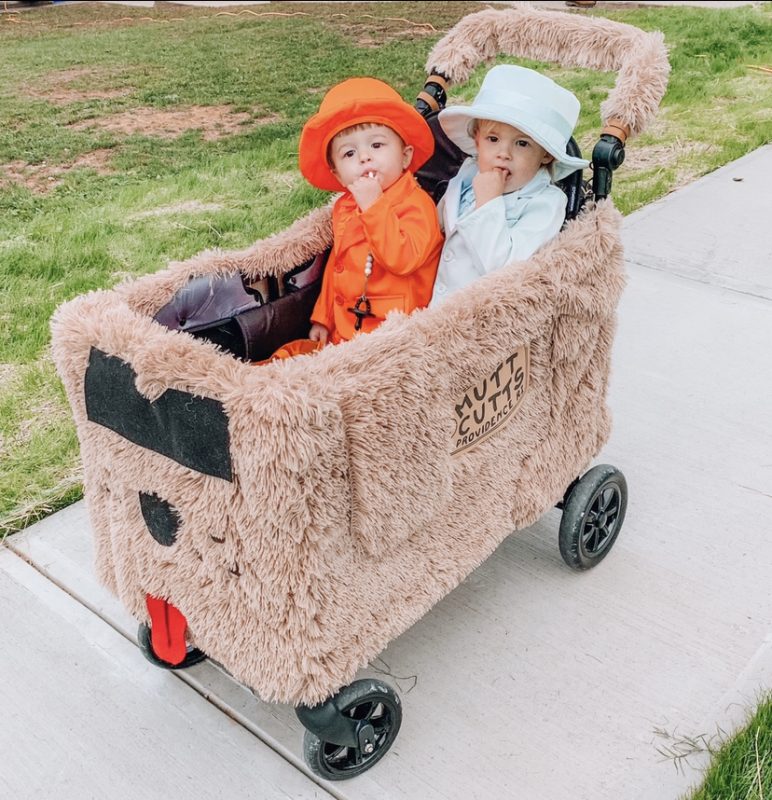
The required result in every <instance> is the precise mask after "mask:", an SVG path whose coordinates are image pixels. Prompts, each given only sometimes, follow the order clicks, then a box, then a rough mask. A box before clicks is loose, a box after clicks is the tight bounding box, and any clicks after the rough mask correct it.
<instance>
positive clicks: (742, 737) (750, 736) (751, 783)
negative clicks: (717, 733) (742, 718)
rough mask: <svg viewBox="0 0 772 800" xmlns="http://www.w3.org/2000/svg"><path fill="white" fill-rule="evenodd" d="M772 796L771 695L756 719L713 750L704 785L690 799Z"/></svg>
mask: <svg viewBox="0 0 772 800" xmlns="http://www.w3.org/2000/svg"><path fill="white" fill-rule="evenodd" d="M770 797H772V695H768V696H767V697H766V698H765V699H763V700H762V701H761V702H760V704H759V706H758V708H757V709H756V712H755V714H754V716H753V718H752V719H751V720H750V721H749V722H748V724H747V725H746V726H745V728H743V729H742V730H741V731H740V732H739V733H737V735H735V736H734V737H732V738H731V739H729V740H728V741H726V742H725V743H724V744H723V745H722V746H721V747H720V749H719V750H718V751H717V752H714V753H713V761H712V764H711V766H710V768H709V770H708V772H707V774H706V775H705V779H704V781H703V784H702V786H701V787H700V788H699V789H698V790H697V791H696V792H694V793H692V794H691V795H689V797H688V799H687V800H764V799H765V798H770Z"/></svg>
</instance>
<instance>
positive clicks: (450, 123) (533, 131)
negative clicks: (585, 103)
mask: <svg viewBox="0 0 772 800" xmlns="http://www.w3.org/2000/svg"><path fill="white" fill-rule="evenodd" d="M578 118H579V101H578V100H577V99H576V97H575V96H574V94H572V93H571V92H569V91H568V89H564V88H563V87H562V86H559V85H558V84H557V83H555V81H553V80H552V79H551V78H548V77H547V76H546V75H541V74H540V73H538V72H535V71H534V70H532V69H526V68H525V67H517V66H514V65H512V64H502V65H500V66H498V67H494V68H493V69H492V70H490V72H488V74H487V75H486V76H485V79H484V80H483V82H482V86H481V87H480V91H479V92H478V93H477V97H475V99H474V102H473V103H472V105H471V106H450V107H448V108H446V109H444V110H443V111H440V115H439V120H440V125H441V126H442V129H443V130H444V131H445V133H446V134H447V135H448V138H449V139H450V140H451V141H452V142H453V143H454V144H455V145H457V146H458V147H459V148H461V150H463V151H464V152H465V153H468V154H469V155H475V154H476V153H477V148H476V146H475V143H474V139H473V138H472V136H471V135H470V133H469V123H470V122H471V121H472V120H473V119H490V120H494V121H496V122H506V123H507V124H508V125H512V127H514V128H517V129H518V130H520V131H522V132H523V133H525V134H528V136H530V137H531V138H532V139H533V140H534V141H535V142H537V143H538V144H540V145H541V146H542V147H543V148H544V149H545V150H546V151H547V152H548V153H549V154H550V155H551V156H553V157H554V159H555V161H554V163H553V165H552V177H553V180H556V181H559V180H561V179H562V178H565V177H566V176H567V175H570V174H571V173H572V172H575V171H576V170H578V169H584V168H585V167H587V166H589V163H590V162H589V161H586V160H585V159H583V158H574V157H573V156H569V155H566V145H567V144H568V140H569V139H570V138H571V136H572V135H573V132H574V127H575V125H576V121H577V119H578Z"/></svg>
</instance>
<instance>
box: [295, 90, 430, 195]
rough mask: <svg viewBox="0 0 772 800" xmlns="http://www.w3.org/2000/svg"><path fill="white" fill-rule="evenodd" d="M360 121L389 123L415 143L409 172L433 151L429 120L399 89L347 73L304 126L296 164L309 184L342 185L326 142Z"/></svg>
mask: <svg viewBox="0 0 772 800" xmlns="http://www.w3.org/2000/svg"><path fill="white" fill-rule="evenodd" d="M363 122H373V123H376V124H378V125H387V126H388V127H389V128H391V129H392V130H393V131H396V133H398V134H399V135H400V137H401V138H402V141H403V142H404V143H405V144H406V145H408V144H409V145H412V146H413V158H412V160H411V162H410V164H409V166H408V169H410V170H411V171H412V172H415V171H416V170H417V169H418V168H419V167H420V166H422V165H423V164H425V163H426V162H427V161H428V160H429V158H431V155H432V153H433V152H434V136H433V134H432V131H431V128H430V127H429V125H428V123H427V122H426V120H425V119H424V118H423V117H422V116H421V115H420V114H419V113H418V112H417V111H416V110H415V109H414V108H413V106H411V105H409V104H408V103H406V102H405V101H404V100H403V99H402V98H401V97H400V95H399V93H398V92H397V91H395V90H394V89H392V88H391V86H389V85H388V84H386V83H384V82H383V81H379V80H377V79H376V78H350V79H349V80H347V81H343V82H342V83H339V84H337V85H336V86H333V87H332V89H330V90H329V91H328V92H327V94H326V95H325V96H324V99H323V100H322V104H321V106H320V107H319V111H318V112H317V113H316V114H314V115H313V116H312V117H311V118H310V119H309V120H308V122H306V124H305V125H304V126H303V131H302V132H301V134H300V147H299V151H300V152H299V163H300V171H301V172H302V173H303V175H304V176H305V178H306V180H308V182H309V183H311V184H313V185H314V186H316V187H317V188H319V189H326V190H328V191H334V192H339V191H340V190H341V189H342V188H344V187H342V186H341V184H340V182H339V181H338V179H337V178H336V177H335V176H334V175H333V174H332V170H331V168H330V166H329V164H328V163H327V147H328V145H329V144H330V142H331V141H332V138H333V136H335V135H336V134H338V133H340V132H341V131H342V130H345V129H346V128H350V127H351V126H352V125H359V124H360V123H363Z"/></svg>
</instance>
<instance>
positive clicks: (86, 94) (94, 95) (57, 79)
mask: <svg viewBox="0 0 772 800" xmlns="http://www.w3.org/2000/svg"><path fill="white" fill-rule="evenodd" d="M123 82H124V81H123V80H122V77H121V74H120V73H115V72H110V71H109V70H108V71H105V70H101V69H100V70H97V69H93V68H86V67H76V68H73V69H63V70H58V71H56V72H50V73H48V74H47V75H46V76H45V78H44V79H43V80H42V82H40V83H36V84H34V85H27V86H25V87H24V92H25V94H26V95H27V96H28V97H37V98H40V99H42V100H47V101H48V102H49V103H56V104H57V105H66V104H68V103H79V102H83V101H86V100H110V99H112V98H115V97H125V96H126V95H129V94H131V93H132V92H133V91H134V89H133V87H131V86H116V85H115V84H116V83H118V84H120V83H123ZM73 84H75V85H73Z"/></svg>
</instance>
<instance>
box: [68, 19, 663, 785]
mask: <svg viewBox="0 0 772 800" xmlns="http://www.w3.org/2000/svg"><path fill="white" fill-rule="evenodd" d="M498 53H504V54H507V55H516V56H520V57H528V58H533V59H537V60H546V61H554V62H558V63H560V64H563V65H566V66H572V65H573V66H583V67H590V68H595V69H599V70H609V69H616V70H617V71H618V73H619V76H618V79H617V82H616V85H615V87H614V89H613V90H612V91H611V92H610V94H609V97H608V99H607V100H606V101H605V103H604V104H603V105H602V107H601V113H602V118H603V120H604V122H605V129H604V132H603V134H602V135H601V137H600V140H599V141H598V143H597V145H596V146H595V149H594V151H593V156H592V162H593V175H592V186H591V187H588V186H587V185H586V184H585V183H584V181H583V176H582V174H581V172H579V173H575V174H574V175H572V176H569V178H567V179H566V180H565V181H564V182H563V188H564V189H565V191H566V192H567V194H568V198H569V202H568V214H567V224H566V225H565V227H564V229H563V231H562V232H561V233H560V234H559V235H558V237H557V238H556V239H554V240H553V241H552V242H551V243H549V244H548V245H546V246H545V247H543V248H542V249H541V250H540V251H539V252H538V253H537V254H535V255H534V256H533V257H532V258H531V259H529V260H528V261H526V262H522V263H519V264H514V265H507V266H504V265H502V268H501V269H500V270H498V271H497V272H495V273H494V274H492V275H489V276H487V277H486V278H483V279H481V280H480V281H479V282H478V283H477V284H475V285H473V286H471V287H470V289H469V291H468V292H465V293H463V297H461V296H459V297H451V298H450V299H448V300H447V301H446V302H445V303H444V304H443V305H442V308H441V309H422V310H420V311H417V312H415V313H413V314H411V315H409V316H405V315H403V314H393V315H391V316H389V318H388V319H387V320H386V322H385V323H384V324H383V325H381V326H380V327H379V328H378V329H377V330H376V331H374V332H373V333H371V334H368V335H367V336H361V337H357V338H355V339H354V340H352V341H350V342H346V343H344V344H341V345H338V346H336V347H328V348H325V349H324V350H322V351H320V352H319V353H316V354H315V355H313V356H310V357H298V358H293V359H288V360H283V361H273V362H271V363H267V364H265V365H263V366H261V367H259V368H255V367H254V366H253V365H252V364H250V363H249V361H248V359H250V358H252V359H259V358H260V357H264V356H265V352H271V350H272V349H273V348H275V346H276V344H277V342H279V343H280V342H282V341H286V340H287V339H288V338H292V337H293V336H295V335H297V330H296V329H295V327H294V326H293V324H290V325H288V326H287V327H285V323H286V320H287V319H288V318H289V319H293V318H294V319H295V320H296V321H297V320H300V321H301V323H302V324H304V325H305V326H306V330H307V325H308V314H307V312H306V311H305V309H306V308H307V304H308V302H309V298H313V292H314V290H315V287H316V288H318V279H319V270H320V268H321V265H322V262H323V255H324V253H325V252H326V251H327V250H328V249H329V247H330V244H331V228H330V208H329V206H328V207H325V208H321V209H318V210H316V211H313V212H312V213H310V214H309V215H307V216H306V217H304V218H303V219H300V220H299V221H297V222H296V223H294V224H293V225H291V226H290V227H289V228H288V229H287V230H285V231H282V232H281V233H278V234H276V235H274V236H271V237H269V238H267V239H265V240H263V241H260V242H257V243H256V244H254V245H253V246H252V247H250V248H248V249H247V250H244V251H241V252H231V253H222V252H207V253H203V254H201V255H199V256H197V257H194V258H192V259H190V260H188V261H185V262H182V263H176V264H172V265H170V266H169V267H168V268H167V269H165V270H163V271H161V272H159V273H157V274H155V275H150V276H147V277H144V278H141V279H139V280H136V281H133V282H130V283H128V284H125V285H122V286H120V287H118V288H116V289H114V290H111V291H98V292H92V293H90V294H88V295H85V296H83V297H80V298H77V299H75V300H73V301H71V302H68V303H66V304H64V305H63V306H62V307H61V308H60V309H59V310H58V312H57V314H56V315H55V318H54V320H53V322H52V330H53V348H54V359H55V362H56V365H57V369H58V371H59V374H60V376H61V378H62V380H63V383H64V385H65V388H66V391H67V395H68V398H69V401H70V403H71V406H72V410H73V415H74V418H75V421H76V425H77V430H78V436H79V440H80V444H81V450H82V456H83V464H84V484H85V493H86V500H87V505H88V509H89V513H90V517H91V521H92V526H93V530H94V539H95V556H96V568H97V572H98V575H99V578H100V580H101V581H102V582H103V583H104V584H105V585H106V586H107V587H108V588H109V589H110V590H111V591H112V592H114V593H115V594H116V595H117V596H118V597H119V598H120V599H121V601H122V602H123V603H124V604H125V606H126V607H127V609H128V610H129V611H130V612H131V613H132V615H133V616H134V617H135V618H137V619H138V620H139V621H140V625H139V634H138V638H139V643H140V646H141V648H142V650H143V652H144V653H145V655H146V656H147V657H148V658H150V659H151V660H152V661H154V662H155V663H157V664H158V665H159V666H165V667H170V668H184V667H187V666H190V665H191V664H193V663H196V662H197V661H199V660H201V659H202V658H205V657H209V658H212V659H213V660H215V661H217V662H218V663H220V664H221V665H223V666H224V667H225V668H226V669H227V670H228V671H229V672H230V673H231V674H232V675H233V676H234V677H235V678H236V679H237V680H239V681H241V682H243V683H244V684H246V685H247V686H249V687H250V688H251V689H252V690H253V691H254V692H255V693H256V694H257V695H258V696H259V697H261V698H262V699H263V700H266V701H279V702H287V703H291V704H293V705H294V706H295V707H296V711H297V715H298V717H299V719H300V721H301V722H302V724H303V725H304V727H305V728H306V734H305V739H304V756H305V759H306V761H307V763H308V764H309V766H310V768H311V769H312V770H313V771H314V772H316V773H317V774H319V775H321V776H322V777H324V778H327V779H332V780H336V779H342V778H348V777H352V776H354V775H357V774H360V773H362V772H364V771H365V770H367V769H369V768H370V767H371V766H372V765H373V764H375V763H376V762H377V761H378V760H379V759H380V758H381V757H383V755H384V754H385V753H386V752H387V751H388V749H389V748H390V746H391V745H392V743H393V742H394V739H395V737H396V736H397V733H398V731H399V727H400V722H401V714H402V712H401V703H400V699H399V697H398V695H397V694H396V692H395V691H394V690H393V689H392V688H391V687H389V686H388V685H387V684H386V683H385V682H383V681H381V680H370V679H367V680H359V681H354V682H353V683H352V680H353V679H354V677H355V675H356V672H357V670H358V669H360V668H361V667H363V666H364V665H366V664H367V663H368V662H370V661H371V660H372V659H373V658H374V657H376V656H377V655H378V653H379V652H380V651H381V650H383V648H384V647H385V646H386V645H387V644H388V642H389V641H390V640H391V639H393V638H395V637H396V636H398V635H400V634H401V633H402V632H403V631H405V630H406V629H407V628H408V627H410V626H411V625H412V624H413V623H414V622H416V621H417V620H418V619H420V617H421V616H422V615H423V614H424V613H426V611H428V610H429V609H430V608H431V607H432V606H433V605H434V604H435V603H436V602H438V601H439V600H440V599H441V598H442V597H443V596H444V595H445V594H447V593H448V592H449V591H450V590H451V589H453V588H454V587H455V586H456V585H457V584H458V583H459V582H460V581H461V580H463V579H464V578H465V577H466V576H467V575H468V574H469V573H470V572H471V571H472V570H473V569H474V568H475V567H477V566H478V565H479V564H480V563H481V562H482V561H484V560H485V559H486V558H487V557H488V556H489V555H490V554H491V553H492V552H493V551H494V550H495V549H496V547H497V546H498V545H499V544H500V543H501V541H502V540H503V539H504V538H505V537H506V536H507V535H508V534H509V533H510V532H512V531H513V530H517V529H521V528H524V527H526V526H528V525H530V524H532V523H533V522H535V521H536V520H537V519H538V518H539V517H540V516H541V515H542V514H543V513H545V511H547V510H548V509H550V508H552V507H553V506H555V505H558V506H559V507H561V508H562V509H563V517H562V522H561V525H560V533H559V542H560V551H561V554H562V556H563V558H564V560H565V561H566V563H567V564H568V565H569V566H570V567H573V568H576V569H586V568H588V567H592V566H594V565H595V564H596V563H598V562H599V561H600V560H601V559H602V558H604V557H605V555H606V554H607V553H608V552H609V549H610V548H611V546H612V545H613V542H614V540H615V539H616V537H617V535H618V533H619V530H620V528H621V526H622V522H623V519H624V515H625V507H626V485H625V480H624V477H623V476H622V474H621V472H620V471H619V470H617V469H616V468H614V467H611V466H606V465H602V466H596V467H593V468H591V469H589V471H587V472H585V470H586V469H587V466H588V465H589V464H590V462H591V461H592V459H593V458H594V457H595V456H596V454H597V453H598V452H599V450H600V448H601V447H602V445H603V444H604V442H605V441H606V439H607V437H608V434H609V431H610V419H609V413H608V409H607V406H606V402H605V398H606V390H607V384H608V373H609V364H610V354H611V345H612V341H613V334H614V326H615V309H616V305H617V301H618V298H619V295H620V292H621V290H622V286H623V263H622V248H621V242H620V236H619V224H620V215H619V213H618V212H617V211H616V210H615V209H614V207H613V205H612V204H611V202H610V200H608V199H605V198H607V195H608V193H609V190H610V185H611V176H612V172H613V170H614V169H615V168H616V167H617V166H619V164H621V162H622V160H623V157H624V149H623V148H624V140H625V138H626V136H627V135H628V134H635V133H639V132H640V131H641V130H642V129H643V127H644V126H645V125H646V124H647V123H648V122H649V121H650V120H651V118H652V117H653V115H654V114H655V113H656V109H657V106H658V104H659V101H660V99H661V97H662V95H663V94H664V90H665V86H666V82H667V74H668V69H669V68H668V63H667V57H666V52H665V48H664V44H663V40H662V36H661V35H660V34H647V33H644V32H642V31H640V30H638V29H636V28H633V27H631V26H628V25H622V24H618V23H613V22H610V21H608V20H601V19H589V18H579V17H576V16H574V15H570V14H560V13H554V12H548V11H539V10H536V9H532V8H529V7H518V8H514V9H508V10H503V11H482V12H479V13H477V14H473V15H470V16H468V17H466V18H465V19H463V20H462V21H461V22H460V23H459V24H458V25H456V26H455V27H454V28H453V29H452V30H451V31H450V32H449V33H448V34H447V35H446V36H445V37H444V38H443V39H442V40H440V41H439V42H438V44H437V45H436V46H435V47H434V49H433V50H432V52H431V53H430V55H429V59H428V69H427V72H428V74H429V78H428V79H427V83H426V86H425V87H424V90H423V91H422V92H421V94H420V95H419V99H418V101H417V107H418V108H419V110H421V111H422V113H424V114H425V115H426V116H427V118H428V119H429V121H430V124H432V125H433V127H435V129H437V126H436V113H437V111H438V110H439V108H441V107H442V105H443V104H444V103H445V100H446V88H447V87H448V85H450V84H451V83H455V82H461V81H464V80H466V79H467V78H468V76H469V75H470V73H471V71H472V69H473V68H474V67H475V66H476V65H477V64H478V63H480V62H482V61H485V60H489V59H491V58H493V57H494V56H496V55H497V54H498ZM570 147H571V148H574V149H575V152H574V153H573V154H575V155H579V152H578V148H577V147H576V144H575V143H574V142H572V143H571V145H570ZM459 160H460V158H459V153H458V152H454V151H453V148H452V147H450V146H449V143H448V142H445V141H443V140H442V139H439V140H438V147H437V155H436V156H435V158H434V159H433V160H432V161H431V162H429V163H428V164H427V165H426V166H425V167H424V169H423V170H422V172H421V173H420V174H419V180H421V181H422V182H423V183H424V186H425V188H428V189H429V191H430V193H434V194H435V197H437V195H439V194H440V193H441V192H442V190H443V186H442V182H443V181H446V180H447V179H448V178H449V177H450V175H449V174H447V169H448V168H450V169H453V168H454V166H455V167H457V166H458V163H459ZM197 281H198V283H196V282H197ZM201 281H204V282H206V285H207V286H209V287H212V289H213V291H212V292H211V294H210V299H211V302H210V303H209V305H207V306H206V308H203V307H201V306H200V305H195V306H190V303H189V301H190V300H191V297H194V296H196V297H197V295H195V292H194V293H193V294H192V295H191V294H190V293H189V289H190V287H191V286H200V285H201V283H200V282H201ZM247 286H249V287H255V286H261V287H262V293H261V295H259V296H258V294H257V292H258V291H259V290H257V289H254V288H252V289H251V290H248V289H247V288H246V287H247ZM234 287H235V289H234ZM215 290H216V291H215ZM229 291H231V292H234V291H235V294H228V292H229ZM266 299H269V300H270V301H271V302H267V303H265V302H261V301H263V300H266ZM310 302H313V300H312V299H311V301H310ZM280 306H281V307H283V306H288V307H295V308H296V312H295V314H294V317H293V314H292V313H289V314H287V313H284V314H283V315H282V316H281V320H283V322H281V324H279V322H278V320H279V319H280V317H279V315H277V314H274V311H275V310H276V309H278V308H279V307H280ZM170 315H171V316H170ZM301 323H298V324H301ZM170 327H176V328H177V330H170V329H169V328H170ZM300 335H301V336H302V335H303V334H302V332H301V333H300ZM261 348H263V350H264V352H262V353H261V352H260V351H261ZM495 393H497V394H496V397H497V400H496V402H494V399H493V398H494V394H495ZM374 452H377V453H378V454H379V456H380V457H379V462H378V467H377V469H375V468H374V465H373V461H372V456H371V454H372V453H374ZM583 473H584V474H583ZM577 476H581V477H577Z"/></svg>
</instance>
